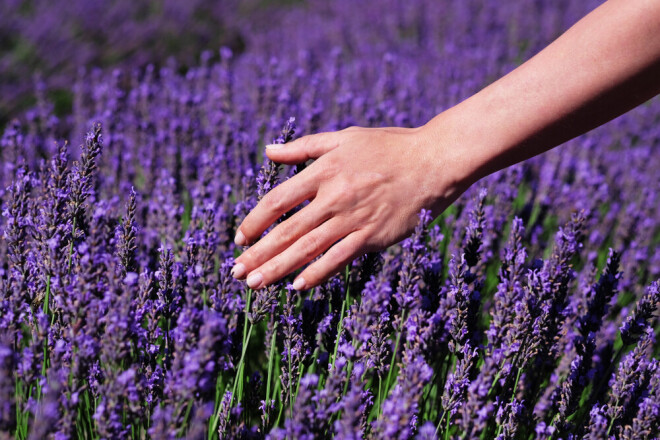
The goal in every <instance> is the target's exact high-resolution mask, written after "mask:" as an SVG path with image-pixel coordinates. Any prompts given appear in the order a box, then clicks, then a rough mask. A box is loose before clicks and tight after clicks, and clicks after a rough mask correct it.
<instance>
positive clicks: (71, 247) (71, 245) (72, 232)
mask: <svg viewBox="0 0 660 440" xmlns="http://www.w3.org/2000/svg"><path fill="white" fill-rule="evenodd" d="M75 235H76V219H75V218H74V219H73V229H71V244H69V274H70V273H71V260H72V256H73V240H74V237H75Z"/></svg>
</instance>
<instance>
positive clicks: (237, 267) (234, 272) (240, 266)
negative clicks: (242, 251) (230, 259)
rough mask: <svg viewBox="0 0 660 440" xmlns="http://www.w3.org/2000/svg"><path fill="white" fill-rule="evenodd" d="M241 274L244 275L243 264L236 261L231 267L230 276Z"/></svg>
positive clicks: (236, 276)
mask: <svg viewBox="0 0 660 440" xmlns="http://www.w3.org/2000/svg"><path fill="white" fill-rule="evenodd" d="M243 275H245V265H244V264H243V263H236V265H235V266H234V267H233V268H232V269H231V276H233V277H234V278H241V277H242V276H243Z"/></svg>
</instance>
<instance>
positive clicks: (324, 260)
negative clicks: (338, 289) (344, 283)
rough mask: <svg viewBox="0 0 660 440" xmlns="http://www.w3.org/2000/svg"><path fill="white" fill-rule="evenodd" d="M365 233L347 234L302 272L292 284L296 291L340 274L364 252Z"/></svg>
mask: <svg viewBox="0 0 660 440" xmlns="http://www.w3.org/2000/svg"><path fill="white" fill-rule="evenodd" d="M365 242H366V233H365V232H364V231H362V230H360V231H355V232H352V233H350V234H348V235H347V236H346V237H345V238H344V239H343V240H341V241H340V242H339V243H337V244H335V245H334V246H333V247H331V248H330V250H328V252H326V253H325V255H323V256H322V257H321V258H319V259H318V260H317V261H315V262H314V263H313V264H311V265H310V266H308V267H307V268H306V269H305V270H303V271H302V273H301V274H300V275H298V277H297V278H296V279H295V281H294V282H293V288H294V289H296V290H307V289H311V288H312V287H316V286H318V285H319V284H321V283H323V282H324V281H325V280H327V279H328V278H330V277H331V276H333V275H335V274H337V273H340V272H341V271H342V270H343V269H344V267H346V265H347V264H348V263H350V262H351V261H353V260H354V259H355V258H357V257H358V256H360V255H361V254H363V253H364V252H366V249H365V248H364V244H365Z"/></svg>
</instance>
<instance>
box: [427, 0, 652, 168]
mask: <svg viewBox="0 0 660 440" xmlns="http://www.w3.org/2000/svg"><path fill="white" fill-rule="evenodd" d="M659 92H660V2H659V1H657V0H610V1H608V2H606V3H604V4H603V5H601V6H600V7H599V8H597V9H596V10H594V11H593V12H591V13H590V14H589V15H587V16H585V17H584V18H583V19H582V20H580V21H579V22H578V23H576V24H575V25H574V26H573V27H571V28H570V29H569V30H568V31H566V32H565V33H564V34H563V35H562V36H561V37H559V38H558V39H557V40H555V41H554V42H553V43H552V44H550V45H549V46H548V47H546V48H545V49H544V50H543V51H541V52H540V53H538V54H537V55H536V56H534V57H533V58H531V59H530V60H529V61H527V62H526V63H524V64H523V65H521V66H520V67H518V68H517V69H515V70H514V71H512V72H511V73H509V74H508V75H506V76H504V77H502V78H501V79H499V80H498V81H496V82H495V83H493V84H491V85H490V86H488V87H486V88H485V89H483V90H482V91H480V92H479V93H477V94H475V95H473V96H472V97H470V98H469V99H467V100H465V101H463V102H462V103H461V104H459V105H457V106H455V107H454V108H452V109H450V110H449V111H447V112H444V113H442V114H441V115H438V116H437V117H436V118H434V119H432V120H431V121H430V122H429V123H428V124H427V128H428V130H429V131H430V132H431V133H433V134H432V135H431V136H444V126H446V125H447V124H456V126H458V127H461V133H460V136H461V139H460V141H461V143H462V144H464V146H463V147H461V153H462V154H465V153H467V154H465V156H464V157H463V159H459V160H461V161H463V162H464V165H465V166H466V167H467V169H469V170H470V172H471V173H473V175H471V179H472V180H477V179H479V178H481V177H484V176H485V175H488V174H490V173H492V172H494V171H497V170H500V169H502V168H505V167H507V166H509V165H512V164H514V163H517V162H520V161H522V160H525V159H528V158H530V157H532V156H535V155H537V154H539V153H542V152H544V151H546V150H549V149H551V148H553V147H555V146H557V145H559V144H561V143H563V142H565V141H567V140H569V139H572V138H574V137H576V136H578V135H580V134H583V133H585V132H587V131H589V130H591V129H593V128H595V127H598V126H599V125H602V124H604V123H605V122H607V121H609V120H611V119H613V118H615V117H617V116H619V115H621V114H623V113H625V112H627V111H628V110H630V109H632V108H634V107H636V106H637V105H639V104H641V103H642V102H644V101H646V100H648V99H650V98H651V97H653V96H655V95H657V94H658V93H659ZM468 139H470V140H471V141H469V142H467V140H468Z"/></svg>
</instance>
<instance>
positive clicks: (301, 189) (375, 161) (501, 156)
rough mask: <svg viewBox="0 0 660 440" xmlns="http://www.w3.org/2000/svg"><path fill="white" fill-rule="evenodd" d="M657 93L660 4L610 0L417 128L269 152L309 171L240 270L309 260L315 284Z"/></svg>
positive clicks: (273, 214)
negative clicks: (482, 183) (424, 217)
mask: <svg viewBox="0 0 660 440" xmlns="http://www.w3.org/2000/svg"><path fill="white" fill-rule="evenodd" d="M658 93H660V1H658V0H609V1H607V2H605V3H604V4H602V5H601V6H600V7H598V8H597V9H595V10H594V11H592V12H591V13H590V14H588V15H587V16H585V17H584V18H583V19H582V20H580V21H579V22H578V23H576V24H575V25H574V26H573V27H571V28H570V29H569V30H568V31H566V32H565V33H564V34H563V35H562V36H560V37H559V38H558V39H557V40H555V41H554V42H553V43H551V44H550V45H549V46H548V47H546V48H545V49H544V50H542V51H541V52H539V53H538V54H537V55H536V56H534V57H533V58H531V59H530V60H528V61H527V62H525V63H524V64H523V65H521V66H520V67H518V68H517V69H515V70H514V71H512V72H511V73H509V74H507V75H506V76H504V77H502V78H500V79H499V80H498V81H496V82H494V83H493V84H491V85H489V86H488V87H486V88H484V89H483V90H481V91H480V92H479V93H477V94H475V95H473V96H472V97H470V98H468V99H466V100H465V101H463V102H461V103H460V104H458V105H456V106H455V107H452V108H450V109H449V110H447V111H445V112H443V113H441V114H439V115H438V116H436V117H435V118H433V119H432V120H431V121H429V122H428V123H427V124H425V125H424V126H422V127H418V128H411V129H410V128H396V127H393V128H360V127H351V128H347V129H345V130H341V131H337V132H328V133H319V134H314V135H310V136H304V137H302V138H299V139H297V140H295V141H293V142H291V143H289V144H286V145H284V146H281V147H279V148H278V147H276V146H267V147H266V154H267V155H268V157H269V158H270V159H271V160H273V161H275V162H279V163H284V164H296V163H301V162H305V161H307V160H309V159H314V162H313V163H311V165H309V166H308V167H307V168H305V169H304V170H303V171H302V172H301V173H299V174H298V175H296V176H294V177H293V178H291V179H289V180H287V181H285V182H283V183H282V184H281V185H279V186H277V187H276V188H274V189H273V190H272V191H271V192H270V193H268V194H267V195H266V196H265V197H264V198H263V199H262V200H261V202H259V204H258V205H257V206H256V207H255V208H254V209H253V210H252V212H250V214H249V215H248V216H247V217H246V218H245V220H244V221H243V222H242V223H241V225H240V226H239V227H238V230H237V234H236V239H235V242H236V244H238V245H247V244H252V243H254V242H255V241H257V240H258V239H259V237H260V236H261V234H262V233H263V232H264V231H265V230H266V229H267V228H268V227H269V226H270V225H272V224H273V223H274V222H275V221H276V220H277V219H278V218H279V217H280V216H281V215H283V214H284V213H285V212H287V211H289V210H290V209H291V208H293V207H295V206H297V205H299V204H301V203H302V202H304V201H305V200H311V203H309V204H308V205H307V206H305V207H304V208H302V209H301V210H300V211H298V212H297V213H296V214H295V215H293V216H292V217H290V218H289V219H287V220H286V221H284V222H283V223H280V224H279V225H277V226H276V227H275V228H274V229H273V230H272V231H270V232H269V233H268V234H267V235H266V236H265V237H263V238H261V239H260V240H259V241H257V242H256V243H255V244H254V245H253V246H251V247H250V248H249V249H247V250H246V251H245V252H244V253H243V254H242V255H240V256H239V257H238V258H237V259H236V263H235V265H234V268H233V269H232V274H233V275H234V276H235V277H236V278H239V279H244V278H247V283H248V285H249V286H250V287H251V288H253V289H258V288H262V287H265V286H266V285H268V284H271V283H273V282H275V281H278V280H279V279H281V278H282V277H284V276H286V275H287V274H289V273H291V272H293V271H294V270H296V269H298V268H300V267H302V266H303V265H305V264H306V263H309V262H310V261H312V260H313V259H314V258H316V257H317V256H319V255H321V254H322V253H323V252H325V253H324V254H323V255H322V256H321V258H319V259H318V260H316V261H314V262H313V263H312V264H310V265H309V266H308V267H306V268H305V269H304V270H303V271H302V273H301V274H299V275H298V277H296V279H295V281H294V288H296V289H298V290H306V289H310V288H312V287H315V286H317V285H319V284H321V283H322V282H324V281H325V280H327V279H328V278H329V277H331V276H333V275H334V274H337V273H339V272H341V271H342V270H343V268H344V267H345V265H346V264H348V263H350V262H351V261H352V260H353V259H355V258H357V257H358V256H360V255H362V254H364V253H365V252H372V251H378V250H382V249H385V248H386V247H388V246H390V245H392V244H394V243H397V242H399V241H401V240H402V239H404V238H405V237H407V236H409V235H410V234H411V233H412V231H413V230H414V228H415V226H416V224H417V222H418V217H417V214H418V213H419V211H420V210H421V209H422V208H426V209H430V210H431V212H432V214H433V216H437V215H439V214H441V213H442V211H444V210H445V209H446V208H447V207H448V206H449V205H450V204H451V203H452V202H453V201H454V200H456V198H457V197H458V196H459V195H460V194H462V193H463V192H464V191H465V190H466V189H467V188H469V187H470V185H472V184H473V183H474V182H476V181H477V180H479V179H481V178H482V177H485V176H487V175H488V174H490V173H493V172H495V171H498V170H500V169H502V168H505V167H507V166H510V165H512V164H514V163H517V162H520V161H523V160H525V159H528V158H530V157H532V156H535V155H537V154H540V153H542V152H544V151H547V150H549V149H551V148H553V147H555V146H557V145H559V144H561V143H563V142H565V141H567V140H570V139H572V138H574V137H576V136H578V135H580V134H583V133H585V132H587V131H589V130H591V129H593V128H595V127H597V126H599V125H602V124H604V123H605V122H607V121H609V120H611V119H613V118H615V117H617V116H619V115H621V114H623V113H625V112H626V111H628V110H630V109H632V108H634V107H635V106H637V105H639V104H641V103H643V102H645V101H646V100H648V99H650V98H652V97H653V96H655V95H657V94H658Z"/></svg>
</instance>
